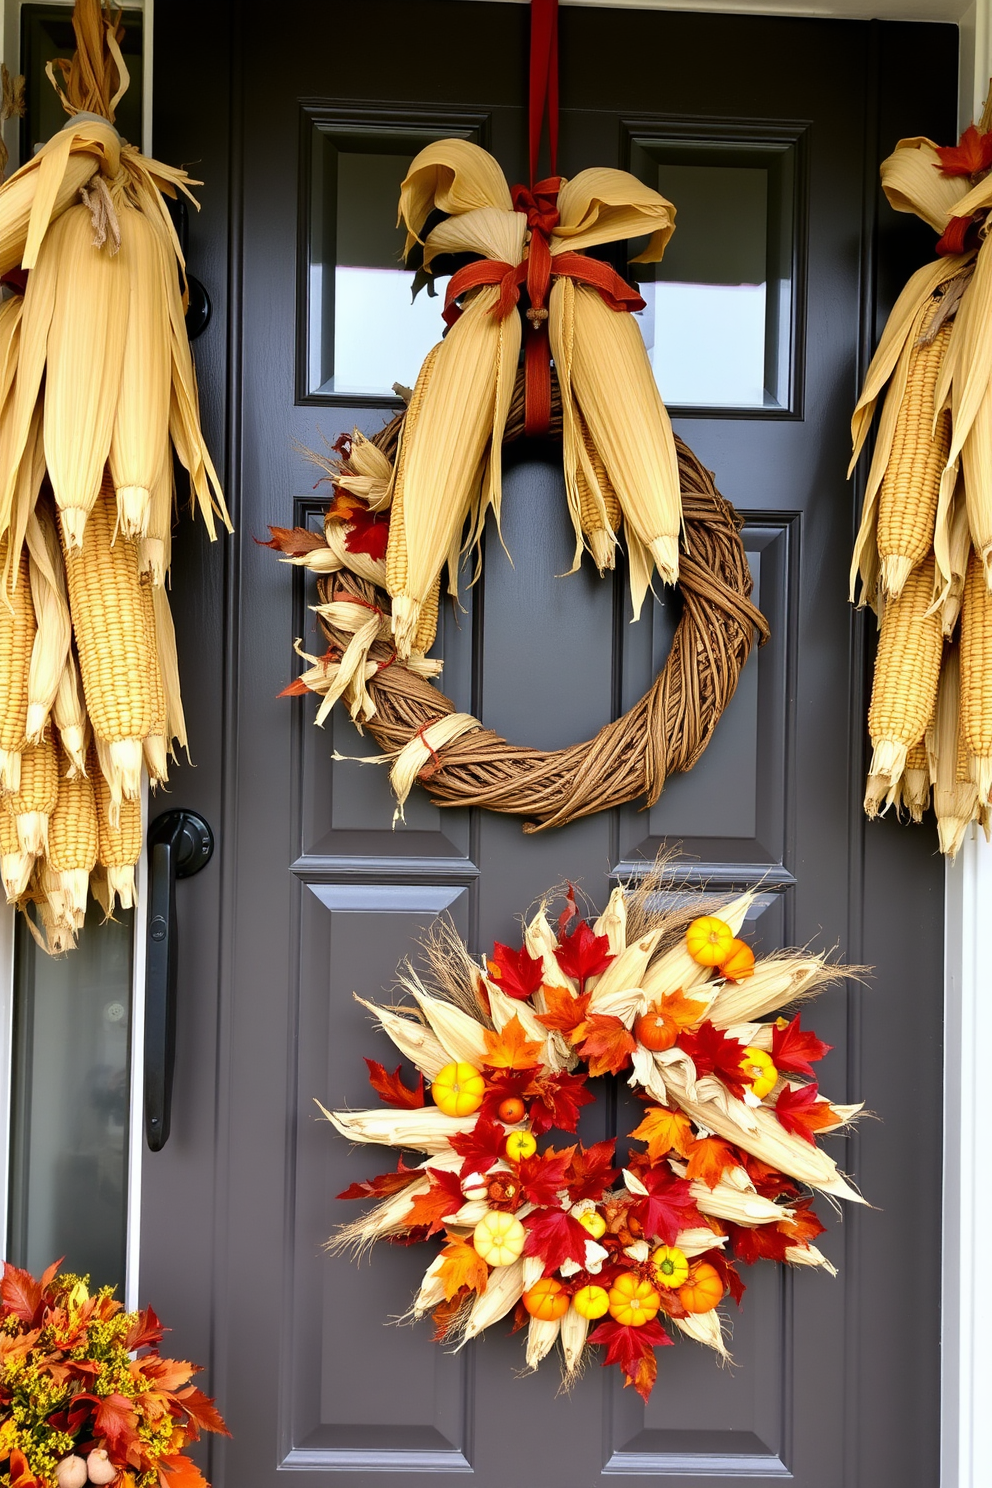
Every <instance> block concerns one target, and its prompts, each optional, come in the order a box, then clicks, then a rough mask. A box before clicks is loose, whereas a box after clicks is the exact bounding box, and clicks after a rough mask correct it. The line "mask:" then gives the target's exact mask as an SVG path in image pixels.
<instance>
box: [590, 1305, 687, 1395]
mask: <svg viewBox="0 0 992 1488" xmlns="http://www.w3.org/2000/svg"><path fill="white" fill-rule="evenodd" d="M586 1342H587V1343H601V1344H603V1345H604V1346H605V1348H606V1358H605V1359H604V1360H603V1367H604V1368H605V1367H606V1365H608V1364H619V1366H620V1368H621V1369H622V1370H623V1372H624V1374H625V1375H626V1377H627V1384H628V1385H633V1387H634V1389H635V1390H636V1391H637V1393H638V1395H640V1397H641V1399H642V1400H647V1398H648V1396H649V1395H650V1394H651V1386H652V1385H653V1384H654V1379H655V1373H656V1372H657V1364H656V1365H655V1370H654V1371H652V1370H651V1368H650V1366H649V1367H648V1368H646V1369H645V1368H644V1365H645V1363H646V1361H647V1360H648V1359H652V1360H653V1359H654V1350H655V1349H656V1348H663V1347H664V1346H665V1345H666V1344H671V1342H672V1340H671V1339H670V1338H669V1336H668V1334H667V1333H666V1332H665V1330H664V1328H663V1327H662V1326H661V1324H660V1323H659V1321H658V1319H657V1318H652V1319H651V1321H650V1322H649V1323H643V1324H642V1325H641V1327H639V1328H630V1327H628V1326H627V1325H626V1324H624V1323H617V1322H614V1320H613V1319H612V1318H607V1319H606V1320H605V1321H604V1322H602V1323H600V1324H599V1326H598V1328H595V1329H594V1330H593V1331H592V1332H591V1333H590V1334H589V1337H588V1338H587V1339H586Z"/></svg>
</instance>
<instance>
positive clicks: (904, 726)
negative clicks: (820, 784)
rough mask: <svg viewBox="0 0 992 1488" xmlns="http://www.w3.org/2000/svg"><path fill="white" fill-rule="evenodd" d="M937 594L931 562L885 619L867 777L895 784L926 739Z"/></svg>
mask: <svg viewBox="0 0 992 1488" xmlns="http://www.w3.org/2000/svg"><path fill="white" fill-rule="evenodd" d="M933 591H934V561H933V559H932V558H928V559H927V560H926V562H925V563H921V564H920V565H919V567H918V568H915V569H914V570H913V572H912V573H911V574H910V576H909V578H908V579H907V580H906V582H905V584H904V586H903V589H902V592H901V593H900V595H899V598H898V599H893V600H890V601H889V602H888V603H887V604H886V606H885V610H884V613H883V616H882V630H881V636H880V638H879V643H878V655H877V657H876V659H875V676H874V680H873V682H872V690H871V705H870V707H869V709H868V731H869V733H870V735H871V742H872V749H873V753H872V759H871V766H870V768H869V772H868V773H869V775H872V776H879V777H881V778H883V779H885V780H887V781H888V782H889V783H890V784H891V785H894V784H895V782H896V781H897V780H898V779H899V777H900V775H901V774H902V772H903V770H904V769H905V767H906V755H907V753H908V751H909V749H910V747H911V746H912V745H913V744H915V743H916V741H917V740H918V739H919V738H921V737H922V735H923V732H924V730H925V728H926V726H927V722H928V720H929V718H930V716H931V714H932V713H933V709H934V703H935V700H936V696H937V680H938V677H939V674H940V658H941V649H942V645H943V636H942V633H941V623H940V614H939V611H937V612H934V613H928V611H929V610H930V606H931V604H932V601H933V597H934V592H933Z"/></svg>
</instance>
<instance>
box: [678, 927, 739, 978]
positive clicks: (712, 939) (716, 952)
mask: <svg viewBox="0 0 992 1488" xmlns="http://www.w3.org/2000/svg"><path fill="white" fill-rule="evenodd" d="M733 943H734V932H733V930H731V928H730V926H729V925H728V924H727V923H726V921H725V920H718V919H717V918H716V916H715V915H700V917H699V919H698V920H693V922H692V924H691V925H690V926H689V928H688V930H687V931H686V932H685V946H686V950H687V951H688V952H689V955H690V956H691V957H692V959H693V961H696V962H698V963H699V965H700V966H719V965H720V963H721V962H722V961H724V960H725V959H726V958H727V956H729V955H730V948H731V946H732V945H733Z"/></svg>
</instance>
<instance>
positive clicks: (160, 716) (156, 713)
mask: <svg viewBox="0 0 992 1488" xmlns="http://www.w3.org/2000/svg"><path fill="white" fill-rule="evenodd" d="M138 588H139V592H140V595H141V608H142V611H143V613H144V621H145V627H146V629H147V631H148V633H149V634H150V635H151V637H152V641H153V645H152V651H153V654H154V657H155V666H154V669H153V676H152V688H153V709H152V725H151V728H150V729H149V730H148V733H147V734H146V736H145V739H144V743H143V746H142V750H143V753H144V758H145V767H146V769H147V770H148V778H149V780H150V782H151V785H152V789H153V790H154V789H155V788H156V787H157V786H159V785H164V784H165V783H166V782H167V781H168V779H169V741H168V739H167V738H166V726H167V723H168V712H167V708H166V701H165V687H164V686H163V682H162V668H161V666H160V664H159V647H158V640H157V637H156V626H155V599H154V591H153V587H152V584H151V582H150V581H147V582H146V581H142V582H141V583H140V584H139V586H138ZM166 603H167V604H168V600H166Z"/></svg>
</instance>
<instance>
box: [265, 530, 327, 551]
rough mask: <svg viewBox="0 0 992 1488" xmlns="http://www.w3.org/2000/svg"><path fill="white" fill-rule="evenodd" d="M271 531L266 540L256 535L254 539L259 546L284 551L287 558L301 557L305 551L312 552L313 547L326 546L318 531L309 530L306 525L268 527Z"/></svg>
mask: <svg viewBox="0 0 992 1488" xmlns="http://www.w3.org/2000/svg"><path fill="white" fill-rule="evenodd" d="M269 531H270V532H271V533H272V536H271V538H270V539H269V541H268V542H266V541H265V539H264V538H262V537H256V538H255V541H256V543H257V544H258V546H259V547H260V548H275V550H276V552H277V553H285V554H286V556H287V557H288V558H302V557H303V556H304V554H305V553H312V552H313V550H314V548H323V547H326V543H325V542H324V539H323V537H322V536H321V534H320V533H319V532H311V531H310V530H309V528H307V527H270V528H269Z"/></svg>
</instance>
